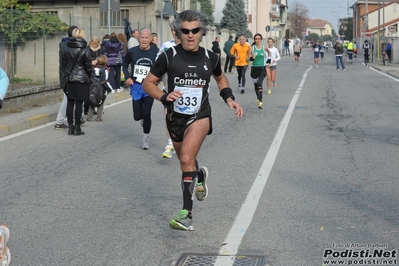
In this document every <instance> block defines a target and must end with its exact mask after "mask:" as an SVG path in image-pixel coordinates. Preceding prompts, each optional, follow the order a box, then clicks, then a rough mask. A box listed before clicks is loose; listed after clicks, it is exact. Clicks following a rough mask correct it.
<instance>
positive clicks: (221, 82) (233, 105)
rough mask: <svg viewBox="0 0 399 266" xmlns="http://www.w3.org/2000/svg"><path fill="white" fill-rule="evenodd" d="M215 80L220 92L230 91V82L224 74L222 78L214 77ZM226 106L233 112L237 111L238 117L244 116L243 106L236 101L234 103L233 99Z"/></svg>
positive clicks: (227, 101)
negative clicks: (233, 110)
mask: <svg viewBox="0 0 399 266" xmlns="http://www.w3.org/2000/svg"><path fill="white" fill-rule="evenodd" d="M213 78H214V79H215V80H216V83H217V85H218V88H219V92H221V91H222V90H223V89H230V84H229V80H228V79H227V77H226V75H225V74H224V73H222V74H221V75H220V76H215V75H214V76H213ZM230 90H231V89H230ZM231 94H232V95H233V93H231ZM233 97H234V96H233ZM226 104H227V106H228V107H229V108H230V109H231V110H232V109H235V112H234V114H235V116H236V117H238V118H241V117H242V116H243V115H244V110H243V109H242V107H241V105H240V104H239V103H237V102H236V101H234V100H233V99H232V98H228V99H227V100H226Z"/></svg>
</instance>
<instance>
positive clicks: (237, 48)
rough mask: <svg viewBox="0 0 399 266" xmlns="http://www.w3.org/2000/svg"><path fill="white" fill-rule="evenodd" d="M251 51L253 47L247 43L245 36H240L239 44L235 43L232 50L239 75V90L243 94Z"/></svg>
mask: <svg viewBox="0 0 399 266" xmlns="http://www.w3.org/2000/svg"><path fill="white" fill-rule="evenodd" d="M251 50H252V49H251V46H250V45H249V44H248V43H246V41H245V37H244V36H240V38H239V39H238V43H235V44H234V45H233V47H231V50H230V54H231V55H233V56H234V57H235V59H236V62H235V65H236V69H237V74H238V90H239V91H240V92H241V93H244V92H245V72H247V67H248V62H249V58H250V57H251Z"/></svg>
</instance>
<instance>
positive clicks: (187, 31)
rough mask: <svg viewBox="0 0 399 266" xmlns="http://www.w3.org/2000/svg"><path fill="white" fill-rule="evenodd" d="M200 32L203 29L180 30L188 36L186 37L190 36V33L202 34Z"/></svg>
mask: <svg viewBox="0 0 399 266" xmlns="http://www.w3.org/2000/svg"><path fill="white" fill-rule="evenodd" d="M200 30H201V28H199V27H198V28H195V29H192V30H189V29H185V28H182V29H180V31H181V33H183V34H186V35H188V34H189V33H190V32H191V33H192V34H197V33H198V32H200Z"/></svg>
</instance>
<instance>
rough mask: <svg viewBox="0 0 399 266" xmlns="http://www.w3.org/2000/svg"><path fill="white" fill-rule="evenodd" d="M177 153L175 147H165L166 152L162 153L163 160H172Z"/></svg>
mask: <svg viewBox="0 0 399 266" xmlns="http://www.w3.org/2000/svg"><path fill="white" fill-rule="evenodd" d="M174 153H175V149H174V148H173V145H167V146H166V147H165V151H164V152H163V153H162V158H168V159H170V158H172V155H173V154H174Z"/></svg>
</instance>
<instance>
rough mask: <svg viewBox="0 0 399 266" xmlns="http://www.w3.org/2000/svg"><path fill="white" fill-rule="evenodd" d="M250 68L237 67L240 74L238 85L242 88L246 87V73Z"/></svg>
mask: <svg viewBox="0 0 399 266" xmlns="http://www.w3.org/2000/svg"><path fill="white" fill-rule="evenodd" d="M247 67H248V66H236V69H237V73H238V84H241V86H242V87H245V73H246V72H247Z"/></svg>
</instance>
